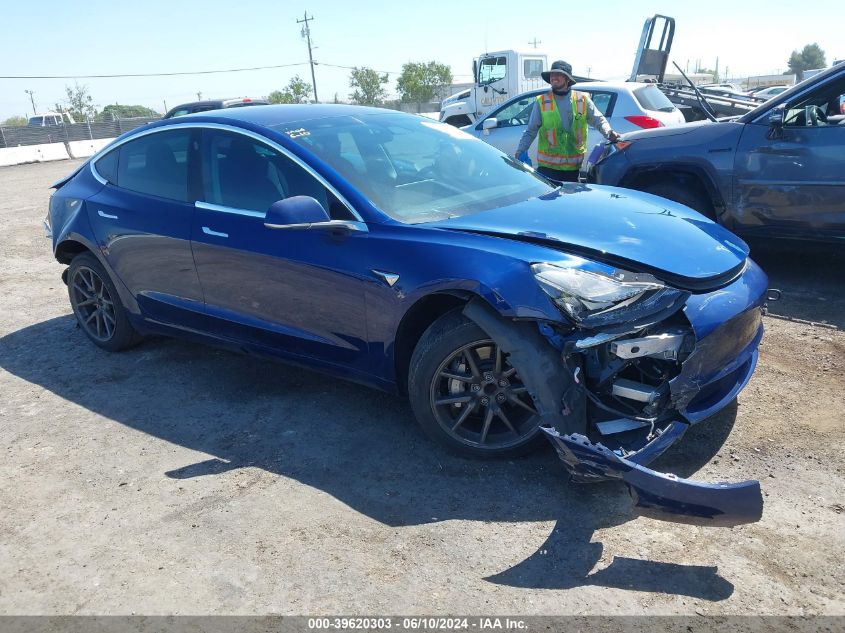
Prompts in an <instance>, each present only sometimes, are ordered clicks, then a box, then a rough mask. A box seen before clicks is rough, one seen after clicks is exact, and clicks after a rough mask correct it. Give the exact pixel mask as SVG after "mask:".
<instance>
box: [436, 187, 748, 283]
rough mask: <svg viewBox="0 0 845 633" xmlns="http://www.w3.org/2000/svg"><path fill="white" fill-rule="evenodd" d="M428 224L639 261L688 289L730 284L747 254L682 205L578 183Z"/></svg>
mask: <svg viewBox="0 0 845 633" xmlns="http://www.w3.org/2000/svg"><path fill="white" fill-rule="evenodd" d="M425 226H429V227H438V228H443V229H452V230H460V231H469V232H474V233H484V234H493V235H496V236H499V237H510V238H513V239H518V240H522V241H526V242H533V243H541V244H544V245H547V246H550V247H552V248H555V249H557V250H563V251H566V252H570V253H573V254H576V255H582V256H584V257H588V258H592V259H598V260H600V261H605V262H608V263H611V264H616V265H621V266H624V265H626V264H627V265H632V264H633V265H635V267H637V268H639V269H641V270H643V271H645V272H653V273H656V274H658V275H660V274H661V273H663V277H664V278H665V279H666V281H669V282H670V283H675V284H676V285H677V284H680V285H682V286H686V287H688V288H690V289H698V288H703V287H704V286H708V285H713V284H719V285H720V284H721V283H722V282H726V281H727V279H724V280H720V278H723V277H726V276H729V277H733V276H734V275H735V274H736V273H738V272H739V270H741V268H742V266H743V265H744V262H745V260H746V258H747V257H748V252H749V251H748V246H747V245H746V244H745V242H743V241H742V240H741V239H739V238H738V237H736V236H735V235H734V234H732V233H731V232H729V231H727V230H726V229H724V228H722V227H721V226H719V225H718V224H716V223H714V222H711V221H710V220H708V219H707V218H705V217H704V216H702V215H700V214H698V213H696V212H695V211H693V210H692V209H689V208H687V207H685V206H683V205H680V204H677V203H675V202H672V201H670V200H666V199H663V198H659V197H657V196H653V195H651V194H647V193H642V192H639V191H632V190H629V189H621V188H617V187H604V186H598V185H589V186H587V185H582V184H574V183H573V184H564V185H563V186H562V187H561V188H560V190H559V192H558V193H554V194H549V195H546V196H543V197H540V198H534V199H531V200H526V201H525V202H521V203H518V204H514V205H510V206H507V207H502V208H499V209H493V210H490V211H484V212H481V213H476V214H472V215H466V216H462V217H457V218H451V219H448V220H440V221H436V222H430V223H427V224H426V225H425ZM708 282H713V283H708Z"/></svg>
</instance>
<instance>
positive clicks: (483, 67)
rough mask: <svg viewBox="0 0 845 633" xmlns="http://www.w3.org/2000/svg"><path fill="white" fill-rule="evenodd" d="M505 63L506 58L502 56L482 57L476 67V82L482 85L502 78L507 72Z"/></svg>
mask: <svg viewBox="0 0 845 633" xmlns="http://www.w3.org/2000/svg"><path fill="white" fill-rule="evenodd" d="M507 64H508V63H507V58H506V57H504V56H501V57H486V58H484V59H482V60H481V64H480V66H479V68H478V83H480V84H481V85H482V86H484V85H487V84H492V83H493V82H494V81H499V80H500V79H504V78H505V75H507V74H508V65H507Z"/></svg>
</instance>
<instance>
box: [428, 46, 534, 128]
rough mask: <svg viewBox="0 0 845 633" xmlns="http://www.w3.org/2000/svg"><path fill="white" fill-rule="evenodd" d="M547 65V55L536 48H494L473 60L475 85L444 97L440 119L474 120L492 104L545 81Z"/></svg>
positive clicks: (461, 122) (466, 122) (459, 123)
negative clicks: (543, 75)
mask: <svg viewBox="0 0 845 633" xmlns="http://www.w3.org/2000/svg"><path fill="white" fill-rule="evenodd" d="M547 68H548V61H547V59H546V55H545V54H543V53H539V52H537V51H532V52H529V53H520V52H518V51H496V52H494V53H485V54H483V55H480V56H479V57H477V58H475V59H474V60H472V75H473V77H474V79H473V81H474V83H475V85H474V86H473V87H471V88H469V89H468V90H464V91H463V92H459V93H458V94H456V95H453V96H451V97H449V98H448V99H444V100H443V102H442V104H441V106H440V121H442V122H443V123H450V124H451V125H455V126H457V127H461V126H463V125H469V124H470V123H475V122H476V121H477V120H478V119H480V118H481V117H483V116H484V115H485V114H487V113H488V112H490V110H492V109H493V108H494V107H495V106H497V105H499V104H500V103H503V102H505V101H507V100H508V99H510V98H511V97H515V96H516V95H518V94H522V93H523V92H527V91H529V90H534V89H535V88H541V87H543V86H544V85H545V83H544V82H543V78H542V77H541V76H540V73H542V72H543V71H544V70H546V69H547Z"/></svg>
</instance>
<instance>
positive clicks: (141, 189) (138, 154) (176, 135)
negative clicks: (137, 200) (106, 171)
mask: <svg viewBox="0 0 845 633" xmlns="http://www.w3.org/2000/svg"><path fill="white" fill-rule="evenodd" d="M190 139H191V131H190V130H173V131H168V132H156V133H153V134H148V135H147V136H142V137H141V138H139V139H137V140H135V141H129V142H128V143H126V144H125V145H122V146H121V147H120V148H119V151H120V157H119V160H118V168H117V181H118V183H119V186H120V187H121V188H123V189H129V190H130V191H136V192H138V193H144V194H147V195H151V196H158V197H160V198H169V199H170V200H179V201H180V202H187V200H188V144H189V142H190Z"/></svg>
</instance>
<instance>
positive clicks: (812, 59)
mask: <svg viewBox="0 0 845 633" xmlns="http://www.w3.org/2000/svg"><path fill="white" fill-rule="evenodd" d="M787 65H788V66H789V71H790V72H791V73H794V74H795V76H796V77H797V78H798V81H801V80H802V79H804V71H805V70H810V69H812V68H824V67H825V66H827V60H826V59H825V55H824V51H823V50H822V49H821V48H819V45H818V44H815V43H813V44H807V45H806V46H805V47H804V49H803V50H802V51H801V52H800V53H799V52H798V51H797V50H795V51H792V55H790V56H789V61H788V62H787Z"/></svg>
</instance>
